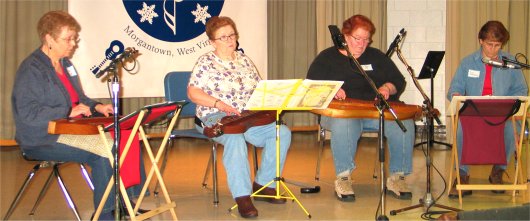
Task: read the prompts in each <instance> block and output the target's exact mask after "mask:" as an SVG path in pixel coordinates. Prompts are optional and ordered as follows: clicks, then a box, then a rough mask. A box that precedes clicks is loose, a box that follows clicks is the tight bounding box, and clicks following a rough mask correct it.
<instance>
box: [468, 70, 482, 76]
mask: <svg viewBox="0 0 530 221" xmlns="http://www.w3.org/2000/svg"><path fill="white" fill-rule="evenodd" d="M467 76H468V77H470V78H478V77H480V71H477V70H469V71H468V72H467Z"/></svg>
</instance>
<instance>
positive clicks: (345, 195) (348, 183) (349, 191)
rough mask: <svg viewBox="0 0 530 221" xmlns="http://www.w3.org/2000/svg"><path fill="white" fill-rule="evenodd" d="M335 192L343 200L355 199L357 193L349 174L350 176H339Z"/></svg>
mask: <svg viewBox="0 0 530 221" xmlns="http://www.w3.org/2000/svg"><path fill="white" fill-rule="evenodd" d="M335 194H337V198H338V199H339V200H341V201H350V202H351V201H355V193H354V192H353V187H352V180H351V178H350V175H349V174H348V176H337V179H336V180H335Z"/></svg>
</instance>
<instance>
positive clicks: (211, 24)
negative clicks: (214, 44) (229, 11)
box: [206, 16, 239, 40]
mask: <svg viewBox="0 0 530 221" xmlns="http://www.w3.org/2000/svg"><path fill="white" fill-rule="evenodd" d="M227 25H230V26H232V28H233V29H234V31H235V34H236V36H238V38H239V33H238V32H237V28H236V23H234V21H233V20H232V19H231V18H229V17H226V16H213V17H211V18H210V19H208V21H207V22H206V35H207V36H208V39H210V40H214V39H215V36H214V35H215V32H216V31H217V30H218V29H219V28H221V27H224V26H227Z"/></svg>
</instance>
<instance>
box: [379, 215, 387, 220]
mask: <svg viewBox="0 0 530 221" xmlns="http://www.w3.org/2000/svg"><path fill="white" fill-rule="evenodd" d="M377 221H388V217H387V216H385V215H380V216H378V217H377Z"/></svg>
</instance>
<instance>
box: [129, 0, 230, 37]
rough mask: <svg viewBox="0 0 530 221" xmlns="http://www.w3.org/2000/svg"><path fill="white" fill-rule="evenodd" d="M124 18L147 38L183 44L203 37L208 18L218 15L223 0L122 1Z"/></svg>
mask: <svg viewBox="0 0 530 221" xmlns="http://www.w3.org/2000/svg"><path fill="white" fill-rule="evenodd" d="M122 2H123V5H124V7H125V10H126V11H127V14H128V15H129V17H130V18H131V21H132V22H134V23H135V24H136V25H137V26H138V28H140V29H142V31H144V32H145V33H147V34H148V35H149V36H151V37H153V38H156V39H159V40H162V41H168V42H183V41H188V40H191V39H194V38H196V37H197V36H199V35H201V34H203V33H204V29H205V27H204V26H205V24H206V22H207V21H208V19H209V18H211V17H213V16H218V15H219V14H221V10H222V9H223V6H224V3H225V0H215V1H210V0H142V1H138V0H135V1H131V0H122Z"/></svg>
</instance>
